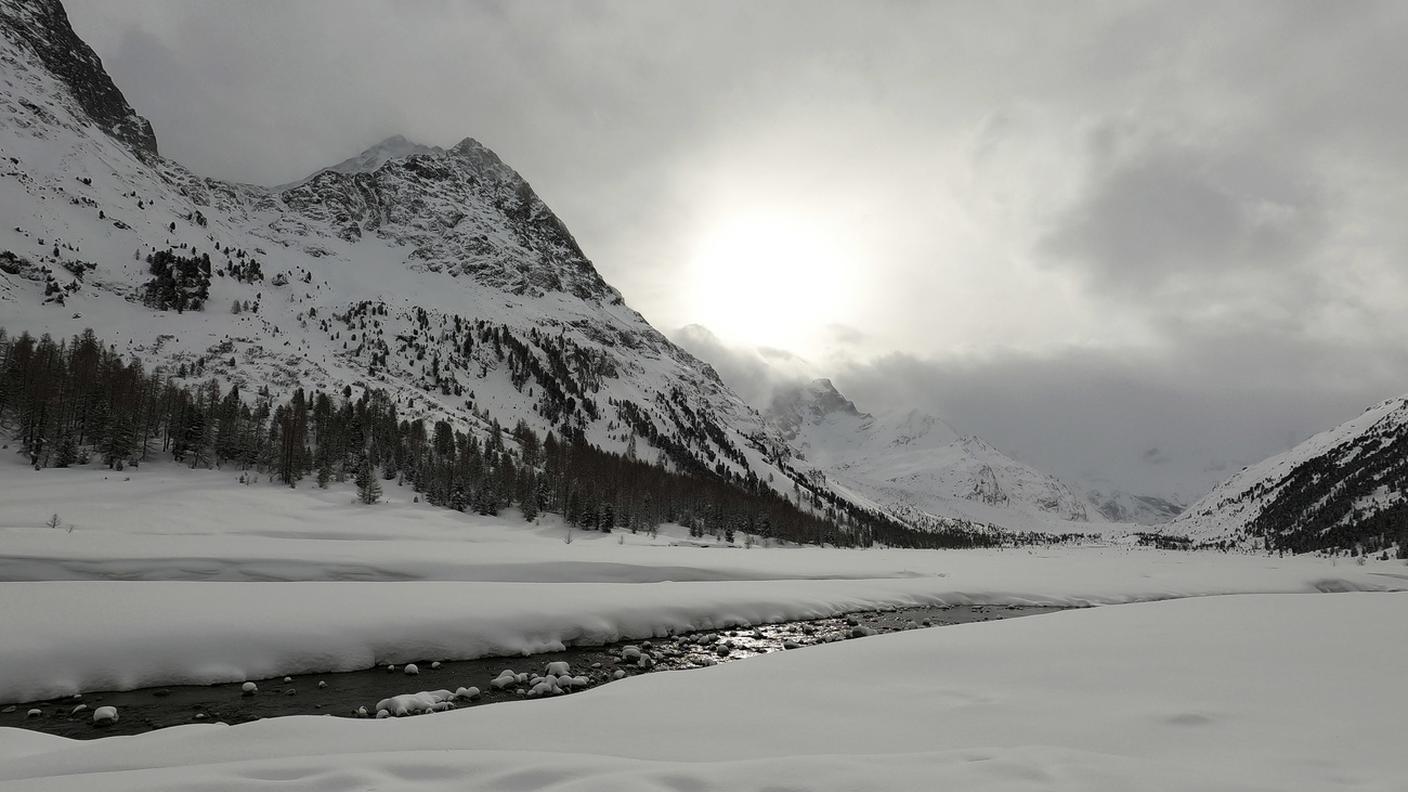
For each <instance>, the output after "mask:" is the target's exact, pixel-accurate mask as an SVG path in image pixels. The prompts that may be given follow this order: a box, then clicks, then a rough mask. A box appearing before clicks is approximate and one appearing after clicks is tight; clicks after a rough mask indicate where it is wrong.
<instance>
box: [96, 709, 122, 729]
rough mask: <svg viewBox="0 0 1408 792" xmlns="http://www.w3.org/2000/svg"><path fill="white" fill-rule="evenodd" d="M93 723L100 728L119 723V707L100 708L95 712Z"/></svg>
mask: <svg viewBox="0 0 1408 792" xmlns="http://www.w3.org/2000/svg"><path fill="white" fill-rule="evenodd" d="M93 723H95V724H97V725H99V726H102V725H104V724H108V723H117V707H98V708H97V709H95V710H93Z"/></svg>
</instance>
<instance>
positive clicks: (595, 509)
mask: <svg viewBox="0 0 1408 792" xmlns="http://www.w3.org/2000/svg"><path fill="white" fill-rule="evenodd" d="M183 368H184V366H183ZM197 371H199V366H197V367H196V368H195V369H192V371H191V373H195V372H197ZM0 431H3V432H5V433H6V434H7V435H8V436H9V437H10V438H11V439H12V442H14V443H15V444H16V445H17V448H16V449H15V451H16V452H17V453H20V454H23V455H24V457H25V459H26V461H27V462H28V463H29V464H31V465H33V466H34V467H35V468H36V469H37V468H43V467H66V466H71V465H79V464H90V463H93V462H101V463H102V464H105V465H107V466H109V467H111V468H113V469H114V470H121V469H123V468H125V467H127V466H130V465H140V464H141V463H143V462H146V461H149V460H152V459H169V460H172V461H174V462H177V463H181V464H185V465H188V466H190V467H192V468H221V469H227V468H228V469H234V470H238V471H239V472H240V474H241V479H242V480H244V481H246V482H250V481H253V480H254V478H256V477H257V476H260V475H264V476H268V477H269V478H270V479H271V480H273V481H275V482H278V483H281V484H284V485H287V486H290V487H296V486H299V485H300V484H305V485H311V486H320V487H327V486H329V485H331V484H332V483H335V482H343V481H349V480H350V481H353V482H354V483H355V484H356V486H357V489H358V492H359V495H360V497H361V499H362V500H363V501H366V502H372V501H375V500H376V499H377V497H378V496H379V490H380V486H381V485H380V482H381V481H396V482H398V483H400V484H403V485H406V486H409V487H411V488H413V489H414V491H415V492H416V493H418V497H422V498H424V499H425V500H426V501H428V502H429V503H432V504H435V505H438V506H443V507H446V508H452V509H456V510H459V511H465V512H476V513H479V514H486V515H494V514H498V513H499V512H500V511H502V510H504V509H508V508H510V507H514V508H517V509H518V510H519V512H520V513H521V514H522V516H523V518H524V519H527V520H530V521H531V520H534V519H536V517H537V515H538V514H539V513H541V512H552V513H556V514H560V515H562V516H563V518H564V519H565V520H566V521H567V522H568V523H569V524H571V525H573V526H576V527H578V528H581V529H583V530H596V531H607V532H609V531H618V530H629V531H651V530H653V529H654V528H655V527H656V526H658V525H660V524H662V523H669V522H673V523H678V524H680V525H684V526H686V527H688V528H689V530H690V533H691V534H692V535H695V536H702V535H704V534H713V535H716V536H719V537H720V538H724V539H726V540H732V539H734V538H735V537H738V536H749V537H760V538H768V539H775V540H785V541H791V542H799V543H825V544H832V545H841V546H858V545H859V546H869V545H872V544H877V543H878V544H884V545H889V546H898V547H928V548H935V547H971V546H980V545H988V544H993V543H994V542H995V541H996V539H995V537H994V536H993V535H992V534H991V533H989V532H984V531H979V530H974V529H971V528H969V527H953V528H948V529H943V530H927V531H921V530H915V529H914V528H912V527H910V526H908V525H905V524H903V523H901V522H899V521H896V520H894V519H893V518H890V517H888V516H887V515H884V514H881V513H878V512H875V511H871V510H866V509H862V508H860V507H857V506H855V505H854V504H851V503H849V502H847V501H844V500H842V499H837V498H834V497H831V493H829V492H825V493H824V494H823V493H819V492H818V491H815V490H814V489H811V488H807V487H803V486H801V485H800V484H799V483H795V482H794V483H793V486H792V487H791V490H792V491H791V492H790V493H789V492H787V491H786V488H784V491H782V492H778V491H776V490H774V488H772V487H771V486H770V485H768V484H766V483H764V482H761V481H759V480H758V479H757V477H756V476H751V475H750V476H749V477H748V478H746V479H739V478H738V477H737V476H727V475H718V474H716V473H715V472H714V471H713V470H711V469H710V468H708V467H706V466H704V465H697V466H695V467H690V468H686V467H681V466H679V465H676V464H674V463H673V462H671V461H670V456H671V455H669V454H661V455H660V458H658V459H656V460H653V461H648V460H645V459H641V458H639V457H638V456H637V455H636V453H635V448H636V444H635V442H634V436H633V437H632V442H631V443H630V444H629V445H628V447H627V451H626V453H615V452H612V451H607V450H603V449H601V448H599V447H597V446H594V445H592V444H591V443H590V442H588V439H587V438H586V436H585V435H584V433H583V432H582V431H581V429H580V426H579V425H574V424H570V423H564V425H563V426H561V427H559V429H558V430H557V431H549V432H547V433H546V434H544V435H539V434H538V433H537V432H535V431H534V430H533V429H532V428H531V427H529V425H528V424H526V423H525V422H522V421H520V422H519V423H518V424H517V425H515V426H513V427H512V428H507V429H506V428H504V427H502V426H500V425H499V424H498V422H496V421H490V422H488V425H487V430H486V431H483V432H467V431H465V430H464V429H463V428H462V427H461V426H458V425H456V424H455V423H452V422H451V421H450V420H448V419H446V418H441V419H438V420H432V419H428V418H424V417H409V416H402V415H401V414H399V412H398V410H397V405H396V402H395V399H394V398H393V397H392V396H391V395H390V394H389V393H387V392H386V391H385V390H382V389H367V390H362V391H360V392H356V393H354V391H353V389H352V388H351V387H350V386H348V387H344V388H342V389H341V390H340V391H336V392H328V391H322V390H313V391H307V390H304V389H302V388H299V389H296V390H294V391H293V393H292V394H291V395H287V396H275V395H274V394H272V393H270V392H269V390H268V389H267V388H260V389H259V390H257V391H254V392H248V391H242V390H241V389H240V388H239V386H237V385H232V386H230V387H229V388H223V387H222V386H221V385H220V383H219V382H218V381H216V380H211V381H209V382H207V383H205V384H203V385H199V386H189V385H184V384H182V383H181V381H179V380H178V379H173V378H169V377H166V376H164V375H163V373H162V372H161V371H160V370H148V369H146V368H145V367H144V366H143V364H142V363H141V361H140V360H138V359H136V358H131V357H127V358H124V356H122V355H120V354H119V353H118V352H116V351H115V348H114V347H111V346H108V345H105V344H104V343H103V342H101V341H100V340H99V339H98V338H97V337H96V336H95V335H94V333H93V332H92V331H91V330H87V331H84V332H83V333H82V334H80V335H77V336H74V337H73V338H71V339H67V340H61V341H55V340H54V339H52V338H50V337H49V336H47V335H46V336H43V337H40V338H35V337H33V336H32V335H30V334H28V333H24V334H21V335H19V336H17V337H13V338H12V337H10V336H8V335H7V334H6V333H5V331H4V330H3V329H0ZM647 440H659V438H658V437H652V438H647Z"/></svg>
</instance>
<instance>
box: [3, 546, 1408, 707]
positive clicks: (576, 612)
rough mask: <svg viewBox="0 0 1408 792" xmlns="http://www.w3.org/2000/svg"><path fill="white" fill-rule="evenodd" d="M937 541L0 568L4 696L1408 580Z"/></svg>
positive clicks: (1314, 567) (1284, 564)
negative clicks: (526, 558)
mask: <svg viewBox="0 0 1408 792" xmlns="http://www.w3.org/2000/svg"><path fill="white" fill-rule="evenodd" d="M693 552H699V551H693ZM778 555H784V554H780V553H779V554H778ZM933 555H934V557H935V558H941V559H942V560H943V561H944V563H945V565H946V566H948V567H949V569H950V571H949V572H948V573H944V574H942V575H936V576H933V577H912V578H904V579H857V580H846V579H842V580H835V579H825V580H765V581H747V580H735V581H702V582H682V583H478V582H447V581H439V582H436V581H424V582H423V581H415V582H399V583H398V582H374V583H351V582H348V583H328V582H310V583H195V582H172V581H166V582H111V581H54V582H38V583H0V635H4V636H5V640H4V641H3V642H0V702H3V701H28V700H34V699H40V698H49V697H53V696H58V695H65V694H70V693H76V692H81V691H85V690H88V691H92V690H113V689H131V688H137V687H146V686H153V685H166V684H183V683H188V684H203V683H213V682H235V681H241V680H245V679H262V678H267V677H274V676H282V675H284V674H304V673H316V672H324V671H350V670H357V669H363V668H370V667H372V666H374V665H376V664H379V663H396V664H400V663H406V662H415V661H426V660H429V659H432V658H436V659H467V658H473V657H483V656H489V655H512V654H519V653H533V652H542V651H556V650H560V649H561V648H563V646H564V645H566V644H569V643H581V644H600V643H606V642H610V641H616V640H622V639H632V638H649V637H652V636H658V635H665V634H667V633H668V632H669V631H671V630H674V631H677V632H681V631H687V630H693V629H704V628H713V627H723V626H738V625H745V624H759V623H767V622H777V621H786V620H792V619H804V618H820V617H824V616H832V615H836V614H838V613H843V612H846V611H853V610H860V609H866V608H873V607H883V606H904V605H914V604H954V605H961V604H971V603H991V604H1020V605H1074V606H1081V605H1091V604H1103V603H1122V602H1132V601H1137V600H1154V599H1166V598H1172V597H1188V596H1200V595H1209V594H1226V593H1239V592H1315V591H1327V590H1329V591H1340V590H1355V589H1367V590H1375V589H1392V588H1397V589H1402V588H1405V587H1408V579H1404V578H1402V577H1391V576H1388V575H1385V574H1380V573H1378V572H1377V571H1376V570H1377V567H1373V566H1365V567H1358V566H1353V565H1347V564H1340V565H1339V566H1337V567H1332V566H1331V565H1330V562H1328V561H1320V560H1315V559H1288V560H1286V561H1273V560H1271V559H1265V558H1261V559H1255V562H1256V563H1254V564H1251V563H1245V562H1246V561H1247V559H1227V560H1226V561H1225V562H1224V563H1218V560H1219V558H1220V556H1202V557H1180V556H1178V555H1176V554H1164V553H1154V552H1144V553H1136V554H1130V555H1112V556H1101V555H1094V554H1081V553H1078V552H1068V553H1065V554H1060V555H1054V556H1035V555H1027V554H1026V553H1010V552H1009V553H1000V552H991V553H948V554H933ZM1400 568H1401V567H1400Z"/></svg>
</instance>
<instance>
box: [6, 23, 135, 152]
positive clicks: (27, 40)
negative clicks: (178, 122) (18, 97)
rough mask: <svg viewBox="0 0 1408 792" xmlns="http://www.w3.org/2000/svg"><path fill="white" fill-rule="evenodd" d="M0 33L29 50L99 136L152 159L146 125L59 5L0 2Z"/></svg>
mask: <svg viewBox="0 0 1408 792" xmlns="http://www.w3.org/2000/svg"><path fill="white" fill-rule="evenodd" d="M0 32H3V33H4V35H6V36H8V37H10V38H13V39H15V40H17V41H19V42H21V43H22V44H25V45H27V46H28V47H29V48H31V49H32V50H34V53H35V55H37V56H38V57H39V60H40V62H42V63H43V64H44V66H45V67H46V68H47V69H48V70H49V71H50V72H52V73H53V74H54V75H55V76H56V77H58V78H59V79H60V80H62V81H63V82H64V84H65V85H67V86H68V87H69V89H70V90H71V91H73V95H74V98H76V99H77V100H78V104H79V105H80V106H81V107H82V108H83V110H84V111H85V112H87V113H88V116H89V117H90V118H92V119H93V121H94V122H95V123H96V124H97V125H98V126H99V127H100V128H102V129H103V130H104V131H105V132H107V133H108V134H109V135H111V136H113V137H114V138H116V139H117V140H120V141H122V142H123V143H125V144H127V145H128V146H130V147H131V148H132V149H133V151H135V152H137V153H138V154H139V155H142V156H150V157H155V156H156V155H157V149H156V134H155V133H154V132H152V125H151V123H150V122H148V121H147V119H145V118H143V117H141V116H140V115H137V112H136V111H135V110H133V109H132V106H131V105H129V104H127V99H126V98H125V97H124V96H123V95H122V92H121V91H119V90H118V89H117V86H116V85H114V84H113V81H112V78H111V77H109V76H108V74H107V72H106V71H104V70H103V62H102V60H100V59H99V58H98V55H97V53H95V52H93V49H92V48H91V47H89V46H88V45H87V44H85V43H84V42H83V40H82V39H80V38H79V37H78V34H76V33H74V32H73V26H72V25H70V24H69V21H68V14H66V13H65V12H64V7H63V5H62V4H61V3H60V2H59V0H0Z"/></svg>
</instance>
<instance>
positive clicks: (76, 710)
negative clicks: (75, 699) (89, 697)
mask: <svg viewBox="0 0 1408 792" xmlns="http://www.w3.org/2000/svg"><path fill="white" fill-rule="evenodd" d="M86 709H88V705H87V704H79V705H78V706H77V707H74V708H73V710H72V711H70V712H69V714H70V715H77V714H78V713H80V712H82V711H83V710H86Z"/></svg>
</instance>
